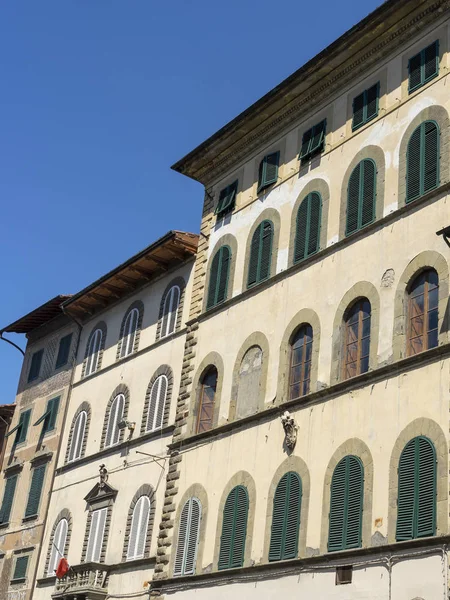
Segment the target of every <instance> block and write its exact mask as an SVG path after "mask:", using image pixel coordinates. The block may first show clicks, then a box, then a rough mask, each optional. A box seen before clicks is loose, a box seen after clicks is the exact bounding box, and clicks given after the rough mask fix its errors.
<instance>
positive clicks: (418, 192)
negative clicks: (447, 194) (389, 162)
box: [406, 121, 440, 202]
mask: <svg viewBox="0 0 450 600" xmlns="http://www.w3.org/2000/svg"><path fill="white" fill-rule="evenodd" d="M439 159H440V132H439V127H438V124H437V123H436V121H424V122H423V123H421V124H420V125H419V126H418V127H416V129H415V130H414V131H413V133H412V135H411V137H410V138H409V142H408V148H407V151H406V202H412V201H413V200H416V199H417V198H420V196H423V195H424V194H426V193H427V192H429V191H431V190H434V189H435V188H436V187H437V186H438V185H439Z"/></svg>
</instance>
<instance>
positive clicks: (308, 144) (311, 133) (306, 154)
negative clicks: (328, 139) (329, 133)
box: [299, 119, 327, 162]
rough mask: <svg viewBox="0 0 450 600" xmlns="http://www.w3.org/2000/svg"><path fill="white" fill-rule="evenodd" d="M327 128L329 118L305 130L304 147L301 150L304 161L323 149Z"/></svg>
mask: <svg viewBox="0 0 450 600" xmlns="http://www.w3.org/2000/svg"><path fill="white" fill-rule="evenodd" d="M326 129H327V120H326V119H324V120H323V121H320V123H317V125H314V127H311V129H308V131H305V133H304V134H303V138H302V147H301V150H300V156H299V158H300V160H301V161H302V162H304V161H307V160H309V159H310V158H312V157H313V156H315V155H316V154H319V153H320V152H322V151H323V149H324V147H325V134H326Z"/></svg>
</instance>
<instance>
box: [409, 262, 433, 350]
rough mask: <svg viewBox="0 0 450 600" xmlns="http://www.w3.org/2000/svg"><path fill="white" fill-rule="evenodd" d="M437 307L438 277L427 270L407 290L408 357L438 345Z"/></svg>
mask: <svg viewBox="0 0 450 600" xmlns="http://www.w3.org/2000/svg"><path fill="white" fill-rule="evenodd" d="M438 305H439V277H438V274H437V273H436V271H435V270H434V269H427V270H425V271H422V273H420V274H419V275H418V276H417V277H416V278H415V279H414V281H413V282H412V283H411V285H410V286H409V290H408V324H407V339H408V343H407V354H408V356H412V355H413V354H419V352H422V351H423V350H429V349H430V348H435V347H436V346H437V345H438V338H439V329H438V321H439V312H438Z"/></svg>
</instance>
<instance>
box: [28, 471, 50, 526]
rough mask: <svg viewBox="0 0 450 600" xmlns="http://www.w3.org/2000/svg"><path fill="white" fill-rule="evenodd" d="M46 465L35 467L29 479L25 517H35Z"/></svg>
mask: <svg viewBox="0 0 450 600" xmlns="http://www.w3.org/2000/svg"><path fill="white" fill-rule="evenodd" d="M45 468H46V465H41V466H40V467H35V468H34V469H33V475H32V477H31V485H30V492H29V494H28V502H27V507H26V509H25V517H31V516H33V515H37V513H38V510H39V503H40V501H41V493H42V486H43V484H44V475H45Z"/></svg>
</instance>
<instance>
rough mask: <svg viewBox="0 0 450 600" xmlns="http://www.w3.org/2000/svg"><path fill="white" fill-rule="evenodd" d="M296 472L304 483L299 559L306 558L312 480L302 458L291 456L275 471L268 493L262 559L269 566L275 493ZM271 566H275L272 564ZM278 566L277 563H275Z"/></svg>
mask: <svg viewBox="0 0 450 600" xmlns="http://www.w3.org/2000/svg"><path fill="white" fill-rule="evenodd" d="M290 472H294V473H297V475H298V476H299V477H300V480H301V483H302V499H301V507H300V527H299V537H298V551H297V557H300V556H306V537H307V530H308V514H309V497H310V489H311V480H310V475H309V469H308V467H307V465H306V463H305V461H304V460H303V459H302V458H301V457H300V456H294V455H291V456H289V457H288V458H286V459H285V460H284V461H283V462H282V463H281V464H280V466H279V467H278V469H277V470H276V471H275V473H274V475H273V477H272V481H271V482H270V486H269V489H268V493H267V513H266V523H265V530H264V544H263V548H264V549H263V556H262V559H261V563H262V564H269V548H270V536H271V532H272V519H273V499H274V496H275V491H276V489H277V486H278V484H279V483H280V481H281V478H282V477H283V476H284V475H286V473H290ZM270 564H274V563H273V562H270ZM275 564H276V563H275Z"/></svg>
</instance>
